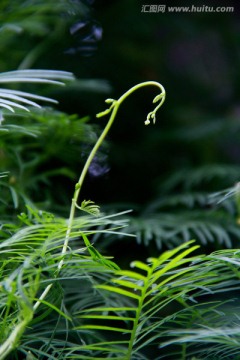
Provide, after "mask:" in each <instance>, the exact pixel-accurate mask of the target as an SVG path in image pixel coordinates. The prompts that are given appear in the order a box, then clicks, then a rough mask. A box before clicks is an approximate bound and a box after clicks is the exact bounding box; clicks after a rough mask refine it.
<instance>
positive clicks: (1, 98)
mask: <svg viewBox="0 0 240 360" xmlns="http://www.w3.org/2000/svg"><path fill="white" fill-rule="evenodd" d="M66 80H67V81H69V80H73V75H72V74H71V73H69V72H66V71H54V70H53V71H51V70H16V71H9V72H5V73H1V74H0V83H7V84H8V83H12V82H14V83H17V82H24V83H26V82H27V83H35V84H36V83H42V84H54V85H64V83H63V81H66ZM29 99H36V100H38V101H48V102H52V103H57V101H55V100H53V99H50V98H47V97H44V96H38V95H33V94H31V93H27V92H23V91H15V90H8V89H0V107H3V108H5V109H8V110H10V111H11V112H15V108H18V109H22V110H25V111H29V108H28V107H27V106H33V107H38V108H40V107H41V106H40V105H39V104H37V103H36V102H35V101H32V100H29ZM22 104H25V105H26V106H25V105H22Z"/></svg>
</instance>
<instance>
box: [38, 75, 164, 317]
mask: <svg viewBox="0 0 240 360" xmlns="http://www.w3.org/2000/svg"><path fill="white" fill-rule="evenodd" d="M144 86H156V87H158V88H159V89H160V94H158V95H157V96H156V97H155V98H154V99H153V103H154V104H155V103H157V102H158V101H159V104H158V105H157V106H156V107H155V108H154V110H153V111H151V112H150V113H148V115H147V119H146V120H145V125H149V124H150V123H151V120H152V121H153V124H155V122H156V112H157V111H158V109H159V108H160V107H161V106H162V104H163V103H164V101H165V98H166V92H165V89H164V87H163V86H162V85H161V84H160V83H158V82H156V81H146V82H143V83H140V84H137V85H135V86H133V87H132V88H131V89H129V90H128V91H127V92H125V93H124V94H123V95H122V96H121V97H120V98H119V99H118V100H114V99H106V100H105V102H106V103H107V104H109V105H110V107H109V108H108V109H106V110H104V111H102V112H100V113H98V114H97V115H96V117H97V118H100V117H103V116H106V115H109V114H111V115H110V118H109V120H108V122H107V124H106V126H105V128H104V130H103V132H102V134H101V135H100V137H99V138H98V140H97V142H96V144H95V145H94V147H93V149H92V151H91V153H90V154H89V156H88V158H87V161H86V163H85V165H84V168H83V170H82V173H81V175H80V177H79V180H78V182H77V183H76V185H75V191H74V194H73V198H72V205H71V209H70V214H69V219H68V227H67V232H66V237H65V241H64V244H63V248H62V256H64V255H65V254H66V252H67V249H68V244H69V239H70V235H71V231H72V226H73V221H74V216H75V210H76V208H78V209H81V206H79V205H78V204H77V202H78V198H79V194H80V191H81V188H82V185H83V182H84V179H85V177H86V175H87V171H88V169H89V166H90V164H91V162H92V160H93V158H94V156H95V155H96V153H97V151H98V149H99V147H100V146H101V144H102V142H103V140H104V139H105V137H106V135H107V133H108V131H109V130H110V128H111V126H112V124H113V122H114V120H115V117H116V114H117V112H118V108H119V106H120V105H121V104H122V103H123V101H124V100H126V98H127V97H128V96H129V95H131V94H132V93H133V92H135V91H136V90H138V89H140V88H142V87H144ZM62 266H63V258H62V260H61V261H60V262H59V264H58V271H60V270H61V268H62ZM51 287H52V284H49V285H48V286H47V287H46V289H45V290H44V292H43V293H42V294H41V296H40V298H39V300H38V301H37V302H36V303H35V305H34V309H35V310H36V309H37V308H38V306H39V305H40V303H41V301H42V300H43V299H44V298H45V297H46V295H47V294H48V292H49V291H50V289H51Z"/></svg>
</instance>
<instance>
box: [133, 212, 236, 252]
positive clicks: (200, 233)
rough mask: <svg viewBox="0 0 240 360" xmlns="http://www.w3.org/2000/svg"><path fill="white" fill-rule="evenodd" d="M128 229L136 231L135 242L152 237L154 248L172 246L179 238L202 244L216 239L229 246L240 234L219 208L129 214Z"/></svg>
mask: <svg viewBox="0 0 240 360" xmlns="http://www.w3.org/2000/svg"><path fill="white" fill-rule="evenodd" d="M128 231H129V232H130V233H131V232H133V233H135V234H136V238H137V242H138V243H139V244H140V243H143V244H144V245H145V246H148V245H149V244H150V243H151V242H152V241H154V242H155V244H156V246H157V248H158V249H161V247H162V246H163V244H164V245H166V246H168V247H172V246H173V245H176V244H179V243H180V242H181V241H189V240H190V239H192V238H195V239H197V240H198V241H199V242H200V243H201V244H203V245H206V244H207V243H209V242H210V243H211V242H214V241H217V242H218V243H219V244H223V245H224V246H227V247H231V244H232V240H231V235H232V236H233V237H236V238H238V237H239V236H240V228H239V226H238V224H237V222H236V220H235V219H234V218H233V217H232V216H231V215H229V214H226V213H223V212H221V211H219V212H217V211H215V212H213V211H197V210H195V211H194V212H192V211H191V212H190V211H186V210H185V211H181V212H180V213H178V212H177V213H175V214H174V213H156V214H152V215H148V216H145V217H139V218H131V219H130V223H129V228H128Z"/></svg>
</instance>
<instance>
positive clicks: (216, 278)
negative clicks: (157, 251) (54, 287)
mask: <svg viewBox="0 0 240 360" xmlns="http://www.w3.org/2000/svg"><path fill="white" fill-rule="evenodd" d="M190 244H191V242H189V243H187V244H183V245H181V246H179V247H178V248H176V249H174V250H169V251H167V252H165V253H163V254H162V255H161V256H159V257H158V258H151V259H149V260H148V263H143V262H140V261H135V262H133V263H132V267H135V268H136V271H133V270H120V271H116V272H115V274H116V277H115V278H113V279H111V281H110V282H109V283H107V284H103V285H98V286H97V287H96V288H97V289H98V290H100V291H104V292H106V294H107V299H111V298H114V297H115V298H117V299H121V304H125V306H118V305H116V306H105V307H104V306H103V307H95V308H92V307H89V308H86V309H84V310H82V311H81V312H80V313H77V314H76V315H77V317H79V321H81V322H82V324H81V325H80V326H78V327H76V329H77V330H79V331H89V332H90V333H91V331H93V332H94V333H98V331H100V332H101V333H104V334H106V335H105V339H106V340H105V342H102V341H101V342H90V343H89V344H86V345H82V346H79V347H78V350H79V351H85V350H87V349H91V350H92V351H93V352H92V354H91V356H88V355H86V356H85V357H84V358H85V359H89V360H90V359H91V357H92V358H95V356H96V358H98V359H104V358H105V355H104V354H109V357H110V358H115V356H114V354H115V355H116V354H118V353H122V356H119V357H118V356H117V358H118V359H122V360H130V359H140V358H146V359H148V360H150V358H149V357H148V356H146V357H144V356H145V355H146V354H147V350H146V349H149V347H151V346H154V345H156V343H160V344H161V346H165V345H169V344H180V345H181V344H182V343H184V345H183V347H184V346H185V344H186V343H187V342H188V340H189V343H191V340H192V339H193V337H194V335H195V334H197V331H196V332H195V330H196V329H195V327H196V326H195V324H196V322H197V323H198V324H201V323H202V324H203V325H202V330H203V333H204V329H203V328H205V329H206V328H207V327H209V324H210V323H211V321H212V323H214V324H217V322H218V321H219V319H222V318H223V316H222V311H221V309H218V307H219V306H220V305H219V303H217V302H216V298H214V296H216V294H220V293H221V292H222V291H224V292H225V291H227V292H230V291H233V290H237V289H239V288H240V285H239V272H238V268H239V265H240V255H239V251H238V252H237V253H236V251H233V250H226V251H225V250H223V251H221V252H218V253H213V254H211V255H209V256H202V257H188V256H189V255H190V254H191V253H192V252H193V251H194V250H195V249H196V248H197V247H198V246H191V247H189V245H190ZM206 295H208V298H210V296H213V302H212V303H211V302H210V303H209V302H208V303H206V304H204V303H199V304H198V301H200V299H201V297H202V296H206ZM221 304H222V302H221ZM167 308H172V312H171V313H169V315H168V316H166V314H165V311H166V310H165V309H167ZM174 308H175V310H174ZM223 322H224V321H223ZM178 326H179V327H181V329H182V328H184V329H186V328H187V329H189V330H185V331H184V332H183V333H184V334H190V335H189V339H188V338H186V337H185V336H182V335H181V334H183V333H182V332H181V330H179V331H178V330H170V331H169V330H168V331H166V329H172V328H173V327H174V328H175V327H178ZM191 326H193V330H192V329H191ZM223 330H224V329H223ZM234 331H236V327H233V329H232V332H231V331H230V330H229V334H230V333H231V334H232V333H234ZM108 333H109V334H114V333H115V334H116V336H114V338H115V341H114V343H113V342H112V341H111V340H110V339H111V336H110V335H108ZM216 333H217V332H216ZM117 334H119V335H120V336H118V335H117ZM191 334H193V336H191ZM206 334H208V337H207V336H206ZM222 334H223V331H222ZM198 335H199V339H200V335H201V333H200V332H199V334H198ZM212 335H213V337H214V333H213V334H212ZM169 336H171V337H172V338H173V340H170V341H168V342H163V340H162V339H164V338H166V337H169ZM177 336H178V337H177ZM225 336H226V338H227V336H228V334H227V333H226V335H225ZM205 339H206V342H207V341H208V342H209V333H208V332H207V331H206V333H205ZM207 339H208V340H207ZM185 340H186V341H185ZM195 340H196V342H198V339H197V337H196V338H195ZM123 341H124V343H123ZM233 342H234V341H233ZM220 343H221V341H219V345H220ZM222 344H224V339H222ZM191 346H192V344H190V346H189V349H188V347H187V348H186V349H187V351H188V352H187V353H186V354H189V356H190V355H193V356H194V355H198V352H197V350H196V351H195V352H194V351H193V350H192V347H191ZM183 347H181V350H180V352H181V351H183V350H182V349H183ZM238 347H239V343H238V342H236V341H235V348H234V350H233V352H232V353H234V352H236V349H237V348H238ZM124 348H125V352H123V349H124ZM194 349H195V348H194ZM210 350H211V349H209V351H210ZM212 350H213V349H212ZM230 350H231V349H230ZM150 353H151V352H150ZM165 354H167V355H166V357H168V356H169V352H167V353H165ZM179 354H180V353H179V352H176V357H175V356H173V357H172V358H173V359H179V358H180V357H179V356H180V355H179ZM181 354H182V352H181ZM224 354H225V355H226V354H227V352H226V351H225V353H224ZM200 356H201V354H200ZM156 358H157V359H160V358H165V356H164V352H162V351H160V352H159V356H158V357H156ZM209 359H210V358H209Z"/></svg>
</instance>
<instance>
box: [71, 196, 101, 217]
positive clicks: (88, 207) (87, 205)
mask: <svg viewBox="0 0 240 360" xmlns="http://www.w3.org/2000/svg"><path fill="white" fill-rule="evenodd" d="M76 207H77V208H78V209H79V210H82V211H85V212H87V213H89V214H91V215H94V216H99V214H100V210H99V206H98V205H95V203H94V201H91V200H83V201H82V202H81V206H78V205H77V204H76Z"/></svg>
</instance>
